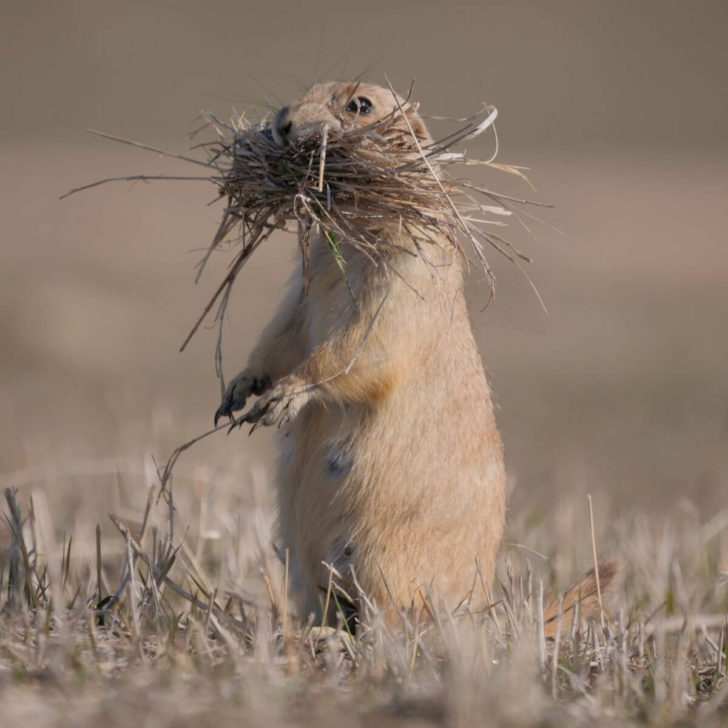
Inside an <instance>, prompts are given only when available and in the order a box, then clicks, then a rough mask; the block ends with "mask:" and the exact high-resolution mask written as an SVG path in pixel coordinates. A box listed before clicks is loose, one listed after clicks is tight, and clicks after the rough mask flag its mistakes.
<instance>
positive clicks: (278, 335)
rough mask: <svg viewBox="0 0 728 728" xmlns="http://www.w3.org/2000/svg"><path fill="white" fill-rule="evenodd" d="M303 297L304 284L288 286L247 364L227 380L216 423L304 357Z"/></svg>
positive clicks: (263, 389)
mask: <svg viewBox="0 0 728 728" xmlns="http://www.w3.org/2000/svg"><path fill="white" fill-rule="evenodd" d="M302 297H303V287H302V286H301V285H294V286H291V288H290V289H289V294H288V295H287V296H286V298H285V299H284V300H283V302H282V304H281V306H280V307H279V309H278V311H277V312H276V314H275V316H274V317H273V319H272V320H271V322H270V323H269V324H268V326H267V327H266V328H265V330H264V331H263V333H262V334H261V337H260V340H259V341H258V344H257V345H256V347H255V349H253V351H252V352H251V354H250V358H249V359H248V364H247V366H246V367H245V368H244V369H243V370H242V371H241V372H240V373H239V374H237V375H236V376H234V377H233V378H232V379H231V380H230V381H229V382H228V385H227V387H226V389H225V393H224V394H223V396H222V401H221V402H220V406H219V407H218V408H217V412H215V424H217V421H218V420H219V419H220V418H221V417H232V414H233V412H235V411H237V410H241V409H243V407H245V402H246V401H247V399H248V397H249V396H250V395H251V394H253V395H261V394H263V393H264V392H265V391H267V390H268V389H270V387H271V386H272V385H274V384H275V383H276V382H277V381H279V380H280V379H281V378H283V377H285V376H286V375H287V374H289V373H290V372H291V371H293V370H294V369H295V368H296V367H297V366H299V365H300V363H301V361H302V359H303V357H304V356H305V346H304V342H303V334H302V322H301V320H300V317H301V311H300V307H301V299H302Z"/></svg>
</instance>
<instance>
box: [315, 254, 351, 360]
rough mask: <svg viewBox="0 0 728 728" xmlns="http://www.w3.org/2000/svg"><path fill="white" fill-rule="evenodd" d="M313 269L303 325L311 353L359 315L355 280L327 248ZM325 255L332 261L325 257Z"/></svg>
mask: <svg viewBox="0 0 728 728" xmlns="http://www.w3.org/2000/svg"><path fill="white" fill-rule="evenodd" d="M323 256H325V257H324V259H323V260H320V261H319V263H320V264H319V265H317V266H316V268H315V269H314V270H312V272H311V280H310V287H309V292H308V295H307V296H306V297H305V299H304V317H303V325H304V330H305V338H306V345H307V349H308V352H307V353H308V354H309V355H310V353H311V352H312V351H313V350H314V349H315V348H316V347H318V346H321V344H323V343H325V342H326V341H328V340H329V339H330V338H331V336H332V334H333V333H334V332H335V331H337V330H340V329H342V328H346V327H347V326H350V325H351V323H352V322H353V320H354V318H355V317H356V313H357V306H356V303H355V301H354V297H353V291H352V290H350V286H352V279H351V276H350V275H348V274H347V275H346V277H345V275H344V273H343V272H342V271H341V270H340V269H339V268H338V267H337V266H336V265H335V262H334V259H333V256H332V255H331V253H329V252H328V251H325V252H324V253H323ZM326 257H328V258H330V260H326Z"/></svg>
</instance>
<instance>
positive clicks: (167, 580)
mask: <svg viewBox="0 0 728 728" xmlns="http://www.w3.org/2000/svg"><path fill="white" fill-rule="evenodd" d="M170 486H171V484H168V488H167V491H166V492H167V493H168V494H169V496H170V500H166V501H165V499H164V498H159V496H160V493H161V491H160V489H158V488H152V489H149V490H148V491H147V497H146V506H145V508H144V510H143V512H141V513H140V514H139V515H138V517H136V518H134V517H130V516H127V517H125V518H120V517H117V516H115V515H111V516H110V518H111V520H112V522H113V524H114V525H115V527H116V530H117V538H116V540H115V541H109V540H108V539H107V540H102V539H100V537H99V531H98V528H97V529H96V531H95V538H92V539H90V542H89V540H87V541H86V542H85V545H83V542H82V545H81V546H77V545H76V543H77V541H76V538H74V537H73V536H72V535H71V534H68V535H64V536H63V537H62V538H60V539H58V538H56V536H55V534H54V531H53V528H52V523H51V519H50V516H49V513H48V512H47V507H46V506H45V502H44V499H43V498H42V496H41V495H40V494H39V493H36V494H35V495H34V496H33V497H31V498H30V499H24V498H20V497H19V495H18V493H17V491H15V490H12V489H7V490H6V491H5V493H4V497H5V506H4V519H3V520H4V525H5V530H6V534H5V536H4V538H3V541H2V542H3V543H4V544H5V545H4V546H3V548H2V550H0V594H1V596H0V635H1V637H0V690H2V691H3V705H4V715H5V721H4V725H14V724H19V723H20V722H23V721H26V720H30V719H36V720H37V719H38V718H39V717H44V718H45V719H46V720H47V721H49V722H47V723H46V724H48V725H70V724H71V723H72V722H73V721H72V720H67V714H66V715H65V717H64V705H65V706H71V705H72V706H73V708H72V710H73V716H74V717H73V720H76V721H77V722H78V721H80V722H84V721H90V722H92V723H93V722H98V721H100V720H104V721H106V723H107V724H108V725H122V724H128V722H129V721H131V720H137V719H142V718H144V720H152V721H162V722H163V723H164V724H175V725H179V724H183V725H184V724H187V722H189V723H190V724H192V722H193V721H199V720H201V719H204V720H205V721H206V722H210V721H215V722H216V723H218V724H220V725H223V724H227V723H230V724H233V723H235V724H240V723H241V722H242V724H243V725H246V724H250V725H255V724H260V723H262V722H266V723H267V724H269V725H279V724H280V725H283V724H290V722H291V721H293V722H295V723H296V724H301V725H313V724H319V723H320V722H321V721H323V722H324V723H329V722H331V721H334V720H339V719H342V720H343V719H346V720H347V723H348V724H352V725H371V724H372V723H375V722H376V723H381V722H384V723H385V724H386V725H400V724H401V725H448V726H449V725H482V724H486V723H488V722H490V723H492V724H497V725H522V726H528V725H583V724H584V723H585V722H588V721H592V720H598V721H600V724H613V725H625V724H633V725H637V724H642V723H650V724H655V725H670V724H677V723H682V724H684V723H686V722H689V721H693V720H694V721H695V722H696V723H699V724H701V725H708V726H710V725H716V726H717V725H721V724H723V723H722V721H724V720H725V718H726V717H727V716H728V703H727V702H726V690H727V689H728V682H726V679H725V678H726V652H727V647H726V608H727V606H728V599H727V595H726V584H725V575H723V576H722V577H721V573H720V572H721V569H724V568H725V564H723V565H721V560H720V559H721V552H720V548H719V545H720V544H719V539H716V529H717V528H718V529H719V530H718V533H720V527H721V523H722V524H723V527H724V526H725V524H724V523H723V522H722V521H720V522H718V521H716V520H715V519H714V520H713V521H711V522H709V523H708V524H704V525H703V526H702V527H700V528H696V527H695V524H694V523H686V524H684V527H681V528H679V529H675V528H674V529H672V530H671V531H668V530H665V529H664V528H659V527H658V526H657V525H656V524H655V523H654V522H652V521H650V520H649V519H643V520H638V521H635V522H633V523H629V524H618V525H617V526H616V527H615V528H614V529H613V532H612V533H611V534H607V535H606V536H605V537H604V540H605V541H606V542H607V543H606V548H607V549H608V550H609V551H610V552H612V553H614V552H615V551H616V552H617V553H618V555H620V556H621V557H622V558H623V559H624V560H625V562H626V564H627V566H626V568H625V576H624V578H623V579H622V581H621V583H620V584H619V585H618V586H617V587H616V589H615V591H614V593H613V594H612V596H611V599H610V600H609V601H610V603H611V608H610V609H609V613H610V615H611V620H610V621H609V622H608V626H607V629H606V630H605V631H604V632H602V629H601V627H600V626H599V625H598V624H589V625H581V624H580V623H579V620H578V619H575V618H574V612H573V611H572V612H570V613H569V614H568V615H567V614H566V613H564V614H562V615H561V616H560V617H559V619H560V620H563V625H564V629H563V631H562V634H561V636H560V638H559V639H558V640H557V641H553V640H544V639H543V637H542V636H541V635H543V630H542V620H541V618H540V617H539V615H540V609H541V602H542V599H543V596H542V595H543V592H544V580H546V581H547V582H548V581H550V580H549V579H548V577H547V576H546V575H545V574H544V573H543V569H542V568H539V565H538V564H535V563H533V561H534V559H536V560H537V561H540V560H541V559H540V557H538V556H536V555H533V554H529V553H528V552H526V551H524V550H523V549H521V548H517V547H506V549H505V553H504V564H503V569H502V578H501V580H500V583H499V585H498V587H497V588H496V589H495V590H494V594H493V595H492V598H493V603H492V607H491V609H490V610H488V612H487V613H483V614H474V613H472V612H470V611H469V610H468V609H467V606H466V605H461V606H460V607H459V608H458V609H457V610H456V611H455V612H453V613H443V612H437V611H435V610H434V608H433V607H430V609H431V611H432V613H433V615H434V619H430V620H428V619H425V615H424V614H407V613H403V614H402V622H401V627H400V628H399V629H395V630H393V629H390V628H388V627H387V626H386V625H385V624H384V623H383V622H382V621H381V620H378V619H377V616H376V611H375V610H373V611H372V622H371V626H370V627H368V628H367V629H366V630H364V631H362V633H361V634H359V635H357V636H355V637H351V636H349V635H347V634H346V632H345V631H338V632H337V631H336V630H332V629H330V628H328V629H322V628H321V627H320V625H314V624H311V623H310V622H306V621H302V620H301V619H300V617H299V615H297V614H296V613H295V610H294V609H293V608H292V606H291V605H290V604H289V602H288V600H287V599H286V597H285V595H286V590H287V579H286V575H285V569H284V567H283V565H282V564H280V563H279V562H277V561H276V559H275V558H274V557H273V548H272V546H271V545H270V543H269V542H267V541H266V539H267V538H268V537H269V536H266V535H265V534H266V531H265V529H262V530H261V529H260V528H259V527H256V526H254V525H253V523H252V522H251V521H248V522H247V523H244V522H241V521H240V520H231V519H230V516H229V514H230V513H231V512H234V507H233V506H232V504H231V502H230V498H231V496H232V492H233V488H234V487H236V486H234V485H231V486H230V487H229V488H227V489H226V488H224V487H221V483H220V482H215V481H214V480H210V481H200V479H199V477H198V478H197V481H196V483H195V489H196V490H197V491H199V492H201V493H205V500H206V502H207V503H208V505H207V506H206V515H205V516H204V517H203V516H202V514H201V513H200V516H199V520H198V521H197V523H196V524H191V525H190V524H189V523H186V522H184V521H183V522H179V521H180V514H179V509H178V507H177V506H176V504H175V503H174V502H173V501H172V500H171V497H172V495H173V491H172V489H171V487H170ZM213 495H215V496H216V498H217V500H215V498H213ZM183 500H184V499H183ZM239 507H240V506H238V508H239ZM184 509H185V508H183V510H184ZM268 516H270V513H269V512H268V513H267V514H266V518H267V517H268ZM721 517H722V518H723V521H724V520H725V514H722V516H721ZM258 518H260V516H258ZM719 520H720V519H719ZM79 526H80V527H81V528H82V530H83V531H84V532H86V534H89V533H94V525H93V524H91V523H84V524H77V528H78V527H79ZM251 528H252V529H253V530H256V531H257V536H255V537H251V534H250V533H249V531H250V530H251ZM529 533H530V534H531V538H534V536H533V534H534V528H533V524H529V525H528V527H527V526H526V524H525V522H524V523H519V522H517V523H515V524H513V525H512V526H511V537H512V538H521V539H524V540H525V539H527V538H529ZM573 535H574V534H572V536H573ZM541 536H543V540H544V541H545V542H547V544H548V546H549V547H550V548H554V549H556V553H555V554H554V556H558V549H559V548H560V544H559V543H558V542H555V541H553V540H552V541H551V542H548V536H546V535H544V534H540V533H538V530H536V536H535V537H536V538H541ZM564 538H565V536H564V534H560V536H559V539H558V540H559V541H560V542H563V540H564ZM552 539H553V536H552ZM241 544H244V546H243V547H242V548H241ZM617 544H619V546H617ZM589 551H590V548H589V545H588V543H586V544H585V546H584V555H585V558H584V563H585V564H588V563H589V560H590V555H589ZM723 558H724V554H723ZM39 690H40V691H42V692H43V699H42V700H41V701H38V702H37V703H36V702H34V700H33V699H31V696H32V695H34V694H38V693H37V691H39ZM44 711H45V712H44ZM418 721H419V722H418Z"/></svg>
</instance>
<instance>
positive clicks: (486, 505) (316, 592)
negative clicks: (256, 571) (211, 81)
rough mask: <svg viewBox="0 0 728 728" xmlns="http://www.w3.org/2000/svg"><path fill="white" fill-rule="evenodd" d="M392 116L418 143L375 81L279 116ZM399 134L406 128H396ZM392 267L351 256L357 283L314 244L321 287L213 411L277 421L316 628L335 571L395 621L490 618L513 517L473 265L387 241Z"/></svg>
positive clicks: (285, 504)
mask: <svg viewBox="0 0 728 728" xmlns="http://www.w3.org/2000/svg"><path fill="white" fill-rule="evenodd" d="M392 112H397V113H400V114H402V118H401V124H402V125H403V128H405V127H406V130H408V131H409V132H410V133H412V134H414V135H415V136H416V138H418V140H419V141H421V142H422V143H423V144H426V143H428V142H429V141H431V138H430V136H429V133H428V131H427V129H426V127H425V125H424V123H423V122H422V120H421V119H420V117H419V116H418V115H417V111H416V107H415V106H413V105H411V104H409V103H407V102H406V101H405V100H403V99H402V98H400V97H397V96H395V95H394V94H393V92H392V91H390V90H388V89H384V88H381V87H378V86H374V85H370V84H365V83H351V84H349V83H325V84H319V85H316V86H314V87H312V88H311V89H310V90H309V91H308V92H307V93H305V94H304V95H303V96H302V97H301V98H300V99H298V100H297V101H295V102H294V103H292V104H290V105H289V106H286V107H284V108H282V109H281V110H280V111H279V112H278V113H277V114H276V115H275V117H274V118H273V120H272V125H271V132H272V135H273V138H274V139H275V141H276V143H278V144H279V145H281V146H285V145H286V144H287V143H288V142H289V141H291V140H292V139H295V138H296V137H297V136H298V135H301V136H303V135H307V134H312V133H320V131H321V128H322V126H323V125H324V124H328V125H329V126H330V127H332V128H336V129H344V128H348V127H363V126H366V125H369V124H372V123H374V122H376V121H377V120H379V119H382V118H383V117H385V116H386V115H388V114H390V113H392ZM398 123H399V122H398ZM379 235H380V237H381V240H382V246H383V250H386V252H385V253H383V259H384V261H385V262H386V265H381V264H380V265H377V264H375V263H374V262H373V261H372V260H371V259H370V258H369V257H367V256H366V255H365V254H363V253H362V252H361V251H359V250H356V249H355V248H354V247H352V246H347V245H346V244H345V241H343V244H342V245H341V246H340V247H341V253H342V255H343V257H344V258H345V265H346V280H345V279H344V277H343V276H342V273H341V270H340V268H339V267H338V265H337V262H336V260H335V258H334V256H333V255H332V254H331V251H330V249H329V247H328V246H327V244H326V241H325V240H323V239H321V237H316V236H313V239H312V240H311V248H310V260H309V289H308V292H307V293H306V294H305V295H304V290H303V289H304V286H303V276H302V275H301V273H300V272H298V273H296V274H294V276H293V278H292V281H291V283H290V288H289V291H288V294H287V295H286V297H285V300H284V301H283V303H282V305H281V306H280V308H279V310H278V312H277V314H276V315H275V317H274V318H273V320H272V322H271V323H270V324H269V325H268V327H267V328H266V329H265V331H264V333H263V335H262V336H261V339H260V341H259V342H258V344H257V346H256V347H255V349H254V351H253V352H252V354H251V356H250V360H249V362H248V364H247V366H246V367H245V369H243V371H242V372H241V373H240V374H238V375H237V376H236V377H235V378H234V379H233V380H231V382H230V383H229V385H228V387H227V390H226V392H225V394H224V395H223V398H222V402H221V404H220V407H219V409H218V411H217V413H216V420H217V418H219V417H221V416H232V413H233V412H234V411H237V410H240V409H243V408H244V406H245V404H246V401H247V399H248V397H249V396H250V395H258V396H259V398H258V400H257V401H256V402H255V404H254V406H253V407H252V409H250V410H249V412H248V413H246V414H245V415H243V418H242V420H244V421H247V422H250V423H256V424H263V425H279V426H280V429H279V433H280V450H281V455H280V464H279V472H278V477H277V481H276V486H277V496H278V509H279V528H280V537H281V540H282V546H283V548H287V549H289V553H290V564H291V570H292V577H293V580H294V581H293V583H294V584H295V585H296V586H297V587H298V590H299V593H300V594H301V596H302V601H303V607H304V613H311V612H313V613H315V614H317V615H318V616H321V611H322V605H323V601H324V596H325V593H326V589H327V584H328V582H329V578H330V574H331V569H330V568H328V567H327V566H326V565H330V566H331V567H333V569H334V570H335V571H334V573H336V574H338V575H339V577H338V580H339V584H340V585H341V586H342V587H343V588H344V589H345V590H346V591H347V593H349V594H351V595H352V597H353V598H354V601H356V597H357V589H355V588H354V585H356V587H357V588H360V589H361V590H362V591H363V592H364V593H366V594H367V595H368V597H369V598H370V599H371V600H372V602H373V603H374V604H376V605H377V606H378V607H379V608H380V609H382V611H384V612H385V613H386V615H387V617H388V618H389V619H393V618H394V617H395V616H396V613H397V610H398V609H401V608H409V607H411V606H413V605H415V606H416V605H417V604H421V601H422V599H423V596H424V595H425V594H428V595H430V596H431V597H432V598H434V599H435V601H436V603H437V604H439V605H443V606H446V607H455V606H456V605H457V604H458V603H460V602H461V601H463V600H465V599H468V598H470V599H471V605H472V606H473V607H475V604H474V603H473V602H477V603H478V604H479V605H482V604H483V603H485V602H486V601H487V597H486V594H485V590H486V589H487V588H488V586H489V585H490V582H491V579H492V576H493V572H494V568H495V558H496V553H497V551H498V547H499V544H500V541H501V536H502V533H503V527H504V521H505V473H504V467H503V451H502V445H501V439H500V436H499V433H498V429H497V427H496V422H495V417H494V412H493V405H492V401H491V395H490V390H489V387H488V383H487V380H486V376H485V373H484V370H483V365H482V362H481V359H480V355H479V354H478V350H477V347H476V345H475V341H474V338H473V333H472V329H471V326H470V320H469V317H468V312H467V309H466V305H465V297H464V294H463V275H462V262H461V259H460V253H459V252H458V251H457V249H456V248H455V246H454V245H453V244H452V243H451V242H450V241H447V240H442V241H433V242H432V243H429V244H425V249H424V250H422V249H421V248H422V245H421V244H420V249H419V250H418V248H417V246H416V245H415V242H414V241H413V240H412V239H411V238H409V237H407V235H406V234H403V233H402V232H401V231H400V230H399V229H398V226H397V225H396V224H395V223H392V224H390V225H389V226H383V227H382V230H381V232H380V233H379Z"/></svg>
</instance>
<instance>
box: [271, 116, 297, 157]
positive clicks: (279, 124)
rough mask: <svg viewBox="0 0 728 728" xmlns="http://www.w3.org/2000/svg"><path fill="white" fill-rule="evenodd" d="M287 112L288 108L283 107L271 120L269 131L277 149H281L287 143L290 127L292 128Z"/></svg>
mask: <svg viewBox="0 0 728 728" xmlns="http://www.w3.org/2000/svg"><path fill="white" fill-rule="evenodd" d="M288 111H289V109H288V107H287V106H284V107H283V108H282V109H281V110H280V111H279V112H278V113H277V114H276V115H275V117H274V118H273V125H272V127H271V131H272V132H273V139H275V142H276V144H277V145H278V146H279V147H282V146H283V145H284V144H286V143H287V142H288V137H289V135H290V133H291V127H292V126H293V124H292V122H291V119H290V117H289V115H288Z"/></svg>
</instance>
